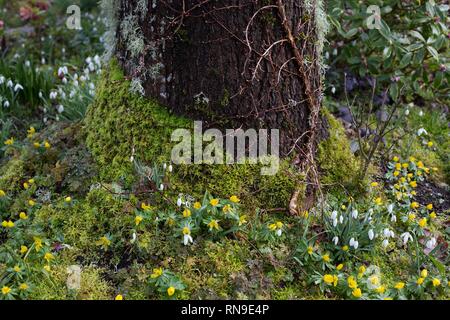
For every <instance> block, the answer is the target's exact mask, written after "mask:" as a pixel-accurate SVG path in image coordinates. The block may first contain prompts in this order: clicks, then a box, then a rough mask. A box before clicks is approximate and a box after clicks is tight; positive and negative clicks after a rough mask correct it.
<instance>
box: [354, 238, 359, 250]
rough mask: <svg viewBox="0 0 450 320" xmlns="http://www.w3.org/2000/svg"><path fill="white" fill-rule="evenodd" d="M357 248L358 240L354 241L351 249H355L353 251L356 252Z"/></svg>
mask: <svg viewBox="0 0 450 320" xmlns="http://www.w3.org/2000/svg"><path fill="white" fill-rule="evenodd" d="M358 247H359V242H358V240H355V242H353V248H355V250H356V249H358Z"/></svg>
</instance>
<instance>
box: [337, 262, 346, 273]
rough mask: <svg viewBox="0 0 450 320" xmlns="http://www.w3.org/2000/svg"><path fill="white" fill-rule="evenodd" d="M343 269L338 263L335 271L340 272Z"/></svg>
mask: <svg viewBox="0 0 450 320" xmlns="http://www.w3.org/2000/svg"><path fill="white" fill-rule="evenodd" d="M343 267H344V265H343V264H342V263H340V264H338V265H337V266H336V270H338V271H340V270H342V268H343Z"/></svg>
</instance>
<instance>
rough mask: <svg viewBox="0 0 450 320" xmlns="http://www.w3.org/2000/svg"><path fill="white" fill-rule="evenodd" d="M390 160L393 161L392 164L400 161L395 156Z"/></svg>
mask: <svg viewBox="0 0 450 320" xmlns="http://www.w3.org/2000/svg"><path fill="white" fill-rule="evenodd" d="M392 160H394V162H398V161H399V160H400V159H399V158H398V157H397V156H395V157H394V158H392Z"/></svg>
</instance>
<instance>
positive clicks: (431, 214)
mask: <svg viewBox="0 0 450 320" xmlns="http://www.w3.org/2000/svg"><path fill="white" fill-rule="evenodd" d="M430 218H431V219H436V212H434V211H433V212H432V213H430Z"/></svg>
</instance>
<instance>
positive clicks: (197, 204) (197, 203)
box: [194, 201, 202, 210]
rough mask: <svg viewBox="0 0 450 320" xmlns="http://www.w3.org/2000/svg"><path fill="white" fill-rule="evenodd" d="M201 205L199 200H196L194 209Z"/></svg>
mask: <svg viewBox="0 0 450 320" xmlns="http://www.w3.org/2000/svg"><path fill="white" fill-rule="evenodd" d="M201 207H202V204H201V203H200V202H198V201H197V202H195V203H194V209H196V210H198V209H200V208H201Z"/></svg>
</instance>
